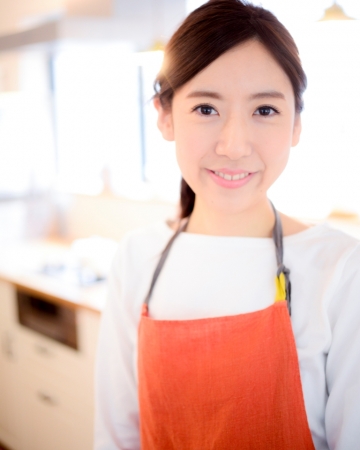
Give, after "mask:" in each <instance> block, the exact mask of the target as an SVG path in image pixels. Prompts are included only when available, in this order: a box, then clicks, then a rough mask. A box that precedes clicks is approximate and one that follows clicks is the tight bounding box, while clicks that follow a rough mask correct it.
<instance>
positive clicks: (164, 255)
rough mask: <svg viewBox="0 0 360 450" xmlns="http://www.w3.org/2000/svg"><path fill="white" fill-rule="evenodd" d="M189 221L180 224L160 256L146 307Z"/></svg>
mask: <svg viewBox="0 0 360 450" xmlns="http://www.w3.org/2000/svg"><path fill="white" fill-rule="evenodd" d="M188 221H189V219H186V220H185V221H184V222H183V223H180V224H179V227H178V229H177V230H176V232H175V233H174V234H173V236H172V237H171V239H170V240H169V242H168V243H167V244H166V247H165V248H164V250H163V251H162V253H161V256H160V259H159V262H158V264H157V266H156V269H155V272H154V275H153V278H152V280H151V284H150V288H149V291H148V293H147V295H146V297H145V300H144V303H145V305H148V304H149V301H150V297H151V294H152V292H153V290H154V287H155V283H156V280H157V279H158V276H159V275H160V272H161V269H162V268H163V265H164V263H165V261H166V258H167V256H168V254H169V252H170V249H171V246H172V245H173V242H174V241H175V239H176V238H177V237H178V236H179V234H180V233H181V232H182V231H185V230H186V227H187V224H188Z"/></svg>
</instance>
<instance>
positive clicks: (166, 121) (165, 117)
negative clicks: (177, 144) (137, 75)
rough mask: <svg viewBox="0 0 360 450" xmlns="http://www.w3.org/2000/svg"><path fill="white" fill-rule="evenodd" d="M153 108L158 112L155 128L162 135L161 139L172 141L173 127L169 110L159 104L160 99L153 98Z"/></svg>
mask: <svg viewBox="0 0 360 450" xmlns="http://www.w3.org/2000/svg"><path fill="white" fill-rule="evenodd" d="M154 106H155V108H156V110H157V112H158V120H157V126H158V128H159V130H160V132H161V134H162V137H163V138H164V139H165V140H167V141H173V140H174V126H173V120H172V113H171V109H170V108H169V110H167V109H164V108H163V106H162V105H161V103H160V99H159V98H156V97H155V98H154Z"/></svg>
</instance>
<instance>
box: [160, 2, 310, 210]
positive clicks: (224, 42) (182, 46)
mask: <svg viewBox="0 0 360 450" xmlns="http://www.w3.org/2000/svg"><path fill="white" fill-rule="evenodd" d="M250 39H256V40H258V41H259V42H261V43H262V44H263V45H264V47H265V48H266V49H267V50H268V51H269V52H270V53H271V55H272V56H273V58H274V59H275V60H276V61H277V62H278V63H279V65H280V66H281V67H282V69H283V70H284V72H285V73H286V74H287V76H288V77H289V80H290V82H291V85H292V87H293V91H294V97H295V108H296V111H297V112H298V113H300V112H301V111H302V109H303V99H302V96H303V93H304V91H305V89H306V75H305V72H304V70H303V68H302V66H301V61H300V57H299V52H298V49H297V46H296V44H295V42H294V40H293V38H292V37H291V35H290V33H289V32H288V31H287V29H286V28H285V27H284V26H283V25H282V24H281V23H280V22H279V21H278V19H277V18H276V17H275V16H274V15H273V14H272V13H271V12H270V11H267V10H266V9H264V8H262V7H260V6H254V5H252V4H250V3H247V2H246V1H244V0H210V1H208V2H207V3H205V4H204V5H202V6H200V7H199V8H197V9H196V10H195V11H193V12H192V13H191V14H189V16H188V17H187V18H186V19H185V20H184V22H183V23H182V24H181V25H180V27H179V28H178V30H177V31H176V32H175V33H174V34H173V36H172V38H171V39H170V41H169V43H168V44H167V46H166V48H165V55H164V62H163V65H162V68H161V70H160V73H159V74H158V76H157V78H156V80H155V83H154V88H155V98H158V99H159V100H160V103H161V105H162V107H163V108H164V109H169V108H171V104H172V99H173V96H174V93H175V92H176V90H177V89H179V88H180V87H181V86H183V85H184V84H185V83H187V82H188V81H189V80H191V78H193V77H194V76H195V75H196V74H198V73H199V72H200V71H201V70H203V69H205V67H207V66H208V65H209V64H211V63H212V62H213V61H215V59H217V58H218V57H219V56H221V55H222V54H223V53H225V52H226V51H228V50H230V49H231V48H233V47H235V46H236V45H239V44H241V43H243V42H245V41H248V40H250ZM194 202H195V194H194V192H193V190H192V189H191V188H190V186H189V185H188V184H187V183H186V181H185V180H184V179H182V180H181V196H180V207H181V212H180V218H184V217H188V216H189V215H190V214H191V212H192V210H193V208H194Z"/></svg>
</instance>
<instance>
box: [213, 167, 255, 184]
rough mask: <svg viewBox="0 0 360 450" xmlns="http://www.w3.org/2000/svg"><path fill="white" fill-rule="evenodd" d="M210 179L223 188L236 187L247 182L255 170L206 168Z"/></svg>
mask: <svg viewBox="0 0 360 450" xmlns="http://www.w3.org/2000/svg"><path fill="white" fill-rule="evenodd" d="M206 170H207V172H208V173H209V176H210V177H211V179H212V180H214V182H215V183H216V184H217V185H218V186H221V187H223V188H228V189H236V188H240V187H242V186H244V185H245V184H246V183H248V182H249V181H250V180H251V179H252V177H253V176H254V175H255V172H246V171H243V170H241V171H233V170H228V169H219V170H209V169H206Z"/></svg>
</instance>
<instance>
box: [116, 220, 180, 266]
mask: <svg viewBox="0 0 360 450" xmlns="http://www.w3.org/2000/svg"><path fill="white" fill-rule="evenodd" d="M172 234H173V231H172V230H171V228H170V227H169V226H168V225H167V224H166V223H165V222H156V223H153V224H151V225H148V226H146V227H141V228H137V229H135V230H131V231H129V232H127V233H126V234H125V235H124V236H123V238H122V239H121V241H120V243H119V247H118V251H117V255H116V257H115V264H116V263H118V264H121V265H124V264H127V265H129V264H130V265H135V266H139V265H142V263H143V262H146V261H149V260H153V259H154V258H156V257H158V256H159V254H160V253H161V252H162V250H163V249H164V247H165V245H166V243H167V241H168V240H169V239H170V237H171V236H172Z"/></svg>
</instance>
